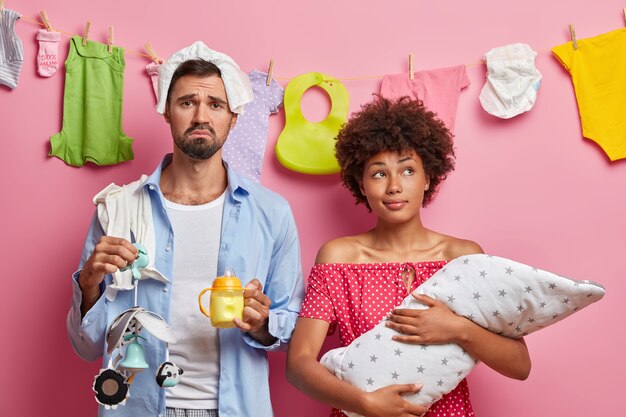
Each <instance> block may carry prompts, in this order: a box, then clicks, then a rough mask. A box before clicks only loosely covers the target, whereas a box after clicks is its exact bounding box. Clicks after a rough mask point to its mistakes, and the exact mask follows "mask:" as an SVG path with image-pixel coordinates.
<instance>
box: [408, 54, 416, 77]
mask: <svg viewBox="0 0 626 417" xmlns="http://www.w3.org/2000/svg"><path fill="white" fill-rule="evenodd" d="M414 78H415V70H414V68H413V52H410V53H409V79H411V80H413V79H414Z"/></svg>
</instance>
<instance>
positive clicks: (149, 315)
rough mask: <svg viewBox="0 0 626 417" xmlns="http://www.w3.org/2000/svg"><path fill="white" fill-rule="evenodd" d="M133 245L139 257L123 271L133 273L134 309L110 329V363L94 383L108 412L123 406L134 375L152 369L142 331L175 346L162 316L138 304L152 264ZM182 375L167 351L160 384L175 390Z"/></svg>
mask: <svg viewBox="0 0 626 417" xmlns="http://www.w3.org/2000/svg"><path fill="white" fill-rule="evenodd" d="M133 245H134V246H135V247H136V248H137V250H138V251H139V257H138V258H137V260H135V262H133V263H132V264H129V265H128V266H127V267H126V268H123V269H121V270H120V271H121V272H125V271H130V273H131V274H132V285H133V290H134V292H135V307H132V308H130V309H128V310H126V311H124V312H122V313H121V314H120V315H119V316H117V317H116V318H115V320H113V322H112V323H111V325H110V326H109V329H108V332H107V335H106V345H107V354H108V355H110V359H109V363H108V365H107V367H106V368H105V369H101V370H100V372H99V373H98V375H96V376H95V378H94V382H93V391H94V392H95V398H96V401H97V402H98V403H99V404H101V405H102V406H104V407H105V408H106V409H110V408H117V406H118V405H124V404H125V403H126V399H127V398H128V396H129V391H130V385H131V383H132V381H133V379H134V378H135V375H136V374H137V373H139V372H141V371H143V370H145V369H148V368H149V367H150V365H149V364H148V363H147V362H146V359H145V356H144V347H143V346H142V344H141V343H139V340H140V339H141V340H143V341H144V342H146V341H147V338H146V337H144V336H142V335H141V334H140V333H141V332H142V330H145V331H147V332H148V333H150V334H151V335H152V336H154V337H155V338H156V339H158V340H161V341H163V342H165V343H166V346H167V344H169V343H176V337H175V335H174V334H173V332H172V331H171V329H170V328H169V326H168V324H167V322H165V320H163V318H162V317H161V316H159V315H158V314H156V313H153V312H151V311H148V310H145V309H144V308H142V307H140V306H138V305H137V290H138V287H139V280H140V279H142V278H144V279H145V278H150V276H148V275H147V274H142V272H143V271H144V270H145V268H147V267H148V265H149V264H150V262H149V258H148V253H147V250H146V248H145V247H144V246H143V245H142V244H141V243H134V244H133ZM114 353H116V354H115V355H114ZM182 374H183V370H182V369H181V368H179V367H178V366H176V365H175V364H173V363H172V362H170V361H169V354H168V350H167V349H166V358H165V362H163V363H162V364H161V365H160V366H159V368H158V370H157V372H156V382H157V384H158V385H159V386H160V387H163V388H168V387H173V386H175V385H176V384H178V382H179V381H180V378H181V375H182Z"/></svg>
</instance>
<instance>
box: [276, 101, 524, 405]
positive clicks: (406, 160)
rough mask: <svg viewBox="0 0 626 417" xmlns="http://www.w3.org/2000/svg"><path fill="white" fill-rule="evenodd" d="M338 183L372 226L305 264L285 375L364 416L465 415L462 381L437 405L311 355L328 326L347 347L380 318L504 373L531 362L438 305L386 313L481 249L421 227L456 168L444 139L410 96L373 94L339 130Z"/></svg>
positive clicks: (519, 347)
mask: <svg viewBox="0 0 626 417" xmlns="http://www.w3.org/2000/svg"><path fill="white" fill-rule="evenodd" d="M336 156H337V159H338V161H339V164H340V166H341V178H342V181H343V184H344V185H345V186H346V188H348V190H350V192H351V193H352V194H353V195H354V197H355V199H356V202H357V204H359V203H363V204H365V206H366V207H367V208H368V210H369V211H370V212H372V213H373V214H374V215H375V216H376V219H377V221H376V225H375V226H374V228H373V229H371V230H368V231H365V232H363V233H360V234H357V235H354V236H345V237H340V238H337V239H334V240H331V241H329V242H327V243H325V244H324V245H323V246H322V247H321V248H320V250H319V252H318V254H317V259H316V265H315V266H314V267H313V269H312V270H311V273H310V276H309V280H308V288H307V295H306V298H305V301H304V304H303V306H302V311H301V313H300V318H299V319H298V322H297V324H296V329H295V331H294V333H293V336H292V339H291V344H290V347H289V352H288V355H287V378H288V379H289V381H290V382H291V383H292V384H294V385H295V386H296V387H297V388H299V389H300V390H302V391H303V392H305V393H306V394H308V395H309V396H311V397H313V398H315V399H317V400H319V401H322V402H324V403H327V404H329V405H331V406H333V407H335V408H334V409H333V412H332V417H339V416H345V414H344V413H343V412H341V411H340V410H346V411H351V412H355V413H358V414H360V415H363V416H366V417H369V416H376V417H387V416H389V417H392V416H393V417H398V416H428V417H444V416H455V417H458V416H464V417H469V416H473V415H474V412H473V410H472V405H471V403H470V399H469V390H468V387H467V382H466V380H463V381H462V382H461V383H460V384H459V385H458V386H457V387H456V388H455V389H454V390H453V391H452V392H450V393H449V394H447V395H446V396H444V397H443V398H442V399H441V400H439V401H438V402H436V403H434V404H432V405H430V406H428V405H425V404H423V405H419V404H413V403H411V402H409V401H407V400H406V399H405V398H404V397H403V394H406V393H414V392H417V391H418V390H419V389H420V388H421V385H420V384H419V382H420V381H415V384H398V385H390V386H387V387H385V388H381V389H378V390H376V391H372V392H365V391H362V390H360V389H358V388H355V387H353V386H351V385H349V384H348V383H346V382H344V381H341V380H340V379H338V378H336V377H335V376H334V375H333V374H332V373H331V372H330V371H328V370H327V369H326V368H325V367H324V366H322V365H321V364H320V363H319V362H318V360H317V358H318V356H319V354H320V350H321V348H322V344H323V343H324V339H325V338H326V335H327V334H328V333H332V332H333V331H334V330H335V328H336V327H337V326H338V327H339V332H340V341H341V345H342V346H347V345H348V344H350V342H352V340H354V339H355V338H357V337H358V336H360V335H361V334H363V333H365V332H366V331H368V330H370V329H371V328H372V327H374V326H375V325H376V324H377V323H379V322H380V321H381V319H383V318H385V317H386V316H387V314H388V313H389V312H390V311H391V314H389V315H388V317H387V318H388V321H387V326H389V327H391V328H393V329H394V330H396V331H397V335H396V336H394V339H395V340H397V341H400V342H404V343H413V344H442V343H457V344H459V345H460V346H461V347H462V348H463V349H465V351H467V352H468V353H469V354H470V355H472V356H473V357H474V358H476V359H478V360H480V361H481V362H483V363H485V364H486V365H487V366H489V367H490V368H492V369H494V370H495V371H497V372H499V373H501V374H502V375H505V376H507V377H510V378H515V379H520V380H523V379H526V378H527V377H528V374H529V373H530V367H531V364H530V357H529V354H528V349H527V347H526V344H525V342H524V340H523V339H521V338H520V339H510V338H507V337H504V336H499V335H497V334H495V333H492V332H490V331H488V330H485V329H483V328H482V327H480V326H478V325H476V324H474V323H472V322H471V321H470V320H468V319H466V318H465V317H462V316H458V315H456V314H454V313H453V312H452V311H451V310H450V309H449V308H448V307H447V306H445V305H444V304H443V303H441V302H439V301H437V300H435V299H433V298H430V297H428V296H426V295H420V296H416V298H417V299H418V301H420V302H421V303H423V304H426V305H427V306H428V307H429V308H428V309H426V310H410V309H397V308H396V309H394V307H396V306H397V305H398V304H399V303H400V302H401V301H402V299H403V298H404V297H405V296H407V295H408V294H409V293H410V292H411V291H413V290H414V289H415V288H416V287H417V286H418V285H419V284H421V283H422V282H424V281H425V280H427V279H428V278H430V277H431V276H432V275H433V274H434V273H435V272H436V271H438V270H439V269H440V268H442V267H443V266H444V265H445V264H446V263H447V262H448V261H450V260H452V259H454V258H457V257H459V256H462V255H468V254H475V253H482V249H481V247H480V246H479V245H478V244H477V243H475V242H472V241H469V240H464V239H459V238H456V237H453V236H447V235H444V234H441V233H438V232H436V231H433V230H430V229H428V228H426V227H425V226H424V225H423V224H422V219H421V215H420V211H421V208H422V207H424V206H426V205H427V204H428V203H429V202H430V201H431V200H432V199H433V198H434V196H435V195H436V194H437V190H438V187H439V185H440V184H441V182H442V181H443V180H444V179H445V178H446V176H447V175H448V173H450V172H451V171H452V170H453V169H454V147H453V142H452V134H451V133H450V131H449V130H448V129H447V128H446V127H445V125H444V124H443V123H442V122H441V121H440V120H439V119H437V117H436V116H435V114H434V113H432V112H430V111H428V110H426V109H425V108H424V106H423V105H422V104H421V103H420V102H417V101H411V100H410V99H408V98H406V97H405V98H401V99H399V100H397V101H390V100H388V99H385V98H382V97H377V98H376V99H375V100H374V101H373V102H371V103H368V104H366V105H364V106H363V107H362V108H361V110H360V111H359V112H357V113H356V114H355V115H354V116H353V117H351V119H350V120H349V121H348V123H347V124H346V125H345V126H344V128H343V129H342V130H341V132H340V133H339V135H338V137H337V144H336Z"/></svg>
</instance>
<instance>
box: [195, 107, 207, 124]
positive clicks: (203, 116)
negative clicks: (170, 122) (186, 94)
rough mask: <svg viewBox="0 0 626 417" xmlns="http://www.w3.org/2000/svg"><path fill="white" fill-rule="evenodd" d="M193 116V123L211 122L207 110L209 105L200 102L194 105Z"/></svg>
mask: <svg viewBox="0 0 626 417" xmlns="http://www.w3.org/2000/svg"><path fill="white" fill-rule="evenodd" d="M193 116H194V117H193V121H194V122H195V123H209V124H210V123H211V113H210V111H209V107H208V106H206V105H204V104H200V105H198V107H196V111H195V112H194V115H193Z"/></svg>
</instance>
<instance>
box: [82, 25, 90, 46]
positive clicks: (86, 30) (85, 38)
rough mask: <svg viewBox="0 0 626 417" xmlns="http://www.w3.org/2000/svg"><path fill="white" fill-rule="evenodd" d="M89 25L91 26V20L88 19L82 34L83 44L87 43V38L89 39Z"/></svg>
mask: <svg viewBox="0 0 626 417" xmlns="http://www.w3.org/2000/svg"><path fill="white" fill-rule="evenodd" d="M90 27H91V20H88V21H87V24H85V33H84V34H83V46H85V45H87V40H88V39H89V28H90Z"/></svg>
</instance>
